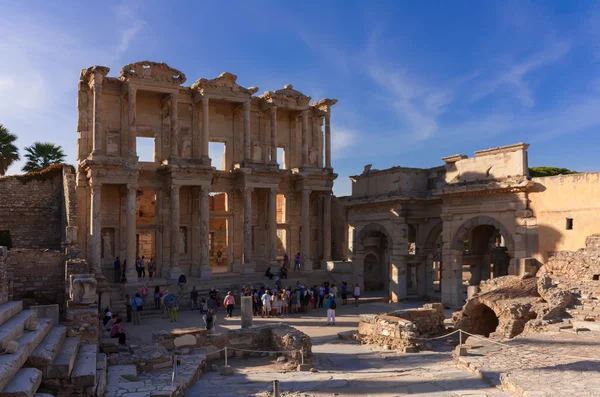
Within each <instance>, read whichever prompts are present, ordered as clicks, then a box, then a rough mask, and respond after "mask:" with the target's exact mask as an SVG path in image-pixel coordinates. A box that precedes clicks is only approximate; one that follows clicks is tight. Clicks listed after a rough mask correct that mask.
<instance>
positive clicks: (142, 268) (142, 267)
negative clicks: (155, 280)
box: [140, 255, 146, 278]
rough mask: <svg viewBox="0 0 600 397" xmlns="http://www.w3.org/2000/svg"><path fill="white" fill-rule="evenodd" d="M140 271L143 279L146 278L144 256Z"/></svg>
mask: <svg viewBox="0 0 600 397" xmlns="http://www.w3.org/2000/svg"><path fill="white" fill-rule="evenodd" d="M140 270H141V271H142V278H145V277H146V258H144V255H142V259H140Z"/></svg>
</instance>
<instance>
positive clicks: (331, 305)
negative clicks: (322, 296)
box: [327, 292, 336, 325]
mask: <svg viewBox="0 0 600 397" xmlns="http://www.w3.org/2000/svg"><path fill="white" fill-rule="evenodd" d="M335 308H336V304H335V295H334V294H333V292H330V293H329V297H327V325H331V324H333V325H335Z"/></svg>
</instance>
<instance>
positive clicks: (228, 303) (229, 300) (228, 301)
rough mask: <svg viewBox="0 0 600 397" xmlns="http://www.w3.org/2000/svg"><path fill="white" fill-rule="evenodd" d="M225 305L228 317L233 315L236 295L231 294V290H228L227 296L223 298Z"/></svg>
mask: <svg viewBox="0 0 600 397" xmlns="http://www.w3.org/2000/svg"><path fill="white" fill-rule="evenodd" d="M223 305H225V307H226V308H227V317H229V318H231V317H233V306H234V305H235V297H234V296H233V295H231V291H227V296H225V299H224V300H223Z"/></svg>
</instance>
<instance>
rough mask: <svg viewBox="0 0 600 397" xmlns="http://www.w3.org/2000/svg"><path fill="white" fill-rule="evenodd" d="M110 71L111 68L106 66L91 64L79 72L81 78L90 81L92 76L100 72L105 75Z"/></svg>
mask: <svg viewBox="0 0 600 397" xmlns="http://www.w3.org/2000/svg"><path fill="white" fill-rule="evenodd" d="M108 72H110V69H109V68H108V67H106V66H98V65H94V66H90V67H89V68H86V69H81V73H80V74H79V80H80V81H84V82H86V83H89V81H90V78H91V77H92V76H93V75H94V74H96V73H99V74H101V75H102V77H104V76H106V75H107V74H108Z"/></svg>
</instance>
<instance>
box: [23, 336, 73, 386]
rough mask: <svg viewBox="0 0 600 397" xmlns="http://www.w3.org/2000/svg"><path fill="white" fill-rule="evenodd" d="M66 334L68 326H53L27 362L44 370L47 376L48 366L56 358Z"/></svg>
mask: <svg viewBox="0 0 600 397" xmlns="http://www.w3.org/2000/svg"><path fill="white" fill-rule="evenodd" d="M66 336H67V327H63V326H59V327H53V328H52V329H51V330H50V332H49V333H48V335H47V336H46V337H45V338H44V340H43V341H42V343H40V344H39V346H38V347H37V348H36V349H35V350H34V351H33V353H31V355H30V356H29V358H28V359H27V363H28V364H29V365H31V366H33V367H35V368H37V369H39V370H40V371H42V373H43V375H44V376H47V374H48V367H49V366H50V364H52V361H54V359H55V358H56V356H57V354H58V351H59V350H60V347H61V346H62V344H63V341H64V340H65V337H66Z"/></svg>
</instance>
